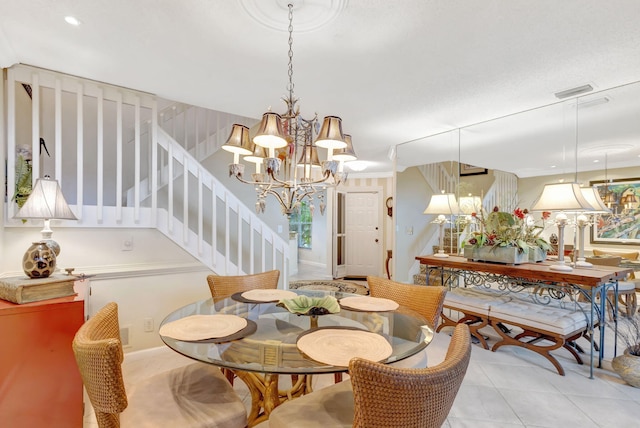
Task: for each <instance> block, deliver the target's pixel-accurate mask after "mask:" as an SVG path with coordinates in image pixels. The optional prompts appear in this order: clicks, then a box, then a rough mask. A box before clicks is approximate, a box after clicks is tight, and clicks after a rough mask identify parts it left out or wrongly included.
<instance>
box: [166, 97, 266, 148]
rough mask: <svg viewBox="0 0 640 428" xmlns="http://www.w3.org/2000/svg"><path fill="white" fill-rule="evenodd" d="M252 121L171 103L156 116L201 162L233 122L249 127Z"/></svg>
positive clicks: (217, 144) (223, 137)
mask: <svg viewBox="0 0 640 428" xmlns="http://www.w3.org/2000/svg"><path fill="white" fill-rule="evenodd" d="M256 122H257V120H256V119H252V118H249V117H244V116H237V115H232V114H228V113H223V112H219V111H215V110H210V109H206V108H202V107H196V106H192V105H187V104H182V103H175V104H172V105H170V106H168V107H165V108H163V109H162V110H160V111H159V113H158V125H159V126H160V128H162V129H164V130H165V132H167V134H168V135H170V136H171V137H172V138H173V139H174V140H175V141H176V142H178V143H179V144H180V145H181V146H182V147H184V148H185V149H186V150H187V151H188V152H189V153H190V154H191V155H192V156H193V157H194V158H195V159H197V160H198V161H202V160H204V159H206V158H207V157H209V156H211V155H212V154H213V153H215V152H216V151H217V150H218V149H219V148H220V147H221V146H222V145H223V144H224V143H225V141H226V140H227V138H228V137H229V133H230V132H231V128H232V126H233V124H234V123H240V124H243V125H247V126H250V125H252V124H254V123H256Z"/></svg>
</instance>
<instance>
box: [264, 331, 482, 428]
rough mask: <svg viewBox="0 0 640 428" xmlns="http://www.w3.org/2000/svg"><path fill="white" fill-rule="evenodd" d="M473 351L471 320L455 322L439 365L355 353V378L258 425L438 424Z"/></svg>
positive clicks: (386, 427) (415, 427)
mask: <svg viewBox="0 0 640 428" xmlns="http://www.w3.org/2000/svg"><path fill="white" fill-rule="evenodd" d="M470 356H471V336H470V333H469V326H467V325H466V324H458V325H456V327H455V329H454V331H453V335H452V336H451V342H450V343H449V348H448V350H447V354H446V357H445V359H444V360H443V361H442V362H441V363H440V364H438V365H437V366H434V367H430V368H424V369H403V368H395V367H392V366H389V365H385V364H380V363H375V362H373V361H368V360H365V359H362V358H354V359H352V360H351V362H350V363H349V374H350V376H351V378H350V379H349V380H346V381H344V382H341V383H339V384H336V385H331V386H328V387H326V388H322V389H320V390H318V391H315V392H312V393H311V394H308V395H305V396H303V397H300V398H296V399H295V400H293V401H288V402H285V403H283V404H281V405H280V406H278V407H276V408H275V409H274V410H273V412H271V415H270V417H269V421H268V423H266V422H265V423H263V424H261V425H259V426H260V428H266V427H269V428H285V427H305V428H326V427H332V428H339V427H343V428H347V427H355V428H365V427H366V428H437V427H441V426H442V424H443V423H444V422H445V421H446V419H447V415H448V414H449V411H450V410H451V406H452V405H453V402H454V400H455V398H456V395H457V393H458V390H459V389H460V385H461V384H462V380H463V379H464V375H465V373H466V371H467V367H468V365H469V358H470Z"/></svg>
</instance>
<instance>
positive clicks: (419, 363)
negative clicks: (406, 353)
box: [367, 276, 447, 368]
mask: <svg viewBox="0 0 640 428" xmlns="http://www.w3.org/2000/svg"><path fill="white" fill-rule="evenodd" d="M367 284H368V285H369V292H370V296H371V297H382V298H385V299H390V300H393V301H394V302H396V303H398V304H399V305H402V306H405V307H407V308H409V309H412V310H414V311H416V312H418V313H419V314H420V315H422V316H423V317H425V318H426V319H427V320H428V321H429V324H430V326H431V327H432V328H433V331H434V332H435V331H436V329H437V327H438V323H439V322H440V314H441V313H442V306H443V305H444V298H445V296H446V294H447V289H446V287H441V286H431V285H429V286H426V285H411V284H403V283H401V282H396V281H392V280H390V279H386V278H380V277H377V276H368V277H367ZM392 365H393V366H395V367H404V368H423V367H427V351H426V349H425V350H424V351H422V352H419V353H417V354H415V355H413V356H411V357H409V358H405V359H404V360H400V361H397V362H395V363H392Z"/></svg>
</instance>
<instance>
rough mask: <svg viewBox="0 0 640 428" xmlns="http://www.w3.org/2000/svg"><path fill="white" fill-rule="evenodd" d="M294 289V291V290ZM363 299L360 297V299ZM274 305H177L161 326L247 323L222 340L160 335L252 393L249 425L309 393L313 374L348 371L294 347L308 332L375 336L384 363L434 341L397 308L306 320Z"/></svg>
mask: <svg viewBox="0 0 640 428" xmlns="http://www.w3.org/2000/svg"><path fill="white" fill-rule="evenodd" d="M292 291H293V290H292ZM295 292H296V293H297V294H299V295H307V296H310V297H322V296H326V295H332V296H334V297H336V299H338V301H339V300H340V299H342V298H344V297H352V296H355V295H353V294H349V293H340V292H328V291H319V290H295ZM360 297H362V296H360ZM276 303H277V302H268V303H258V302H249V301H246V299H243V298H242V296H241V295H240V294H237V295H234V296H231V297H228V298H225V299H222V300H219V301H215V302H214V301H213V299H207V300H202V301H198V302H194V303H191V304H188V305H186V306H184V307H181V308H179V309H177V310H175V311H174V312H172V313H170V314H169V315H167V317H166V318H165V319H164V320H163V321H162V323H161V326H163V325H165V324H167V323H169V322H172V321H176V320H179V319H182V318H185V317H189V316H192V315H214V314H232V315H236V316H239V317H242V318H245V319H246V320H247V327H245V328H243V329H242V330H240V331H239V332H238V333H235V334H232V335H230V336H228V337H226V338H223V339H211V340H201V341H183V340H177V339H174V338H171V337H168V336H161V338H162V340H163V341H164V343H165V344H166V345H167V346H169V347H170V348H171V349H173V350H175V351H177V352H179V353H181V354H183V355H185V356H187V357H190V358H192V359H194V360H198V361H202V362H205V363H209V364H214V365H216V366H220V367H224V368H227V369H230V370H232V371H233V372H234V373H235V374H236V375H237V376H238V377H239V378H240V379H241V380H242V381H243V382H244V383H246V384H247V387H248V388H249V390H250V392H251V397H252V407H251V411H250V414H249V426H253V425H256V424H258V423H259V422H261V421H262V420H265V419H268V417H269V414H270V413H271V411H272V410H273V409H274V408H275V407H276V406H278V405H279V404H280V403H281V402H283V401H285V400H287V399H291V398H293V397H297V396H299V395H302V394H306V393H309V392H311V376H308V375H313V374H321V373H339V372H346V371H348V367H346V366H334V365H329V364H325V363H323V362H320V361H315V360H313V359H312V358H310V357H308V356H307V355H305V354H304V353H303V352H302V351H300V350H299V349H298V347H297V346H296V342H297V339H298V338H299V337H300V336H301V335H303V334H305V333H308V332H309V331H313V330H315V329H322V328H338V329H359V330H365V331H369V332H374V333H377V334H379V335H381V336H382V337H384V339H386V341H387V342H388V343H389V344H390V345H391V349H392V351H391V355H390V356H389V357H388V358H386V359H385V360H382V361H381V362H382V363H392V362H395V361H399V360H402V359H404V358H407V357H410V356H412V355H414V354H416V353H418V352H420V351H421V350H423V349H424V348H425V347H426V346H427V345H428V344H429V343H430V342H431V339H432V338H433V329H432V328H431V327H430V326H429V325H428V321H427V320H426V318H424V317H423V316H421V315H420V314H418V313H417V312H415V311H412V310H410V309H408V308H405V307H403V306H400V307H399V308H398V309H396V310H394V311H384V312H367V311H359V310H349V309H346V308H341V310H340V312H338V313H335V314H327V315H319V316H307V315H297V314H294V313H291V312H289V311H288V310H287V309H285V308H284V307H280V306H277V305H276ZM280 374H290V375H293V376H292V388H291V389H290V390H287V391H281V390H279V389H278V375H280Z"/></svg>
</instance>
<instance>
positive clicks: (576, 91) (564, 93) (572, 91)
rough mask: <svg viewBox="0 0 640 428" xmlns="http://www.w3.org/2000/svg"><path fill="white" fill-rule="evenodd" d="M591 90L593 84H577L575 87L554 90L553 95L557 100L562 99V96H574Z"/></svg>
mask: <svg viewBox="0 0 640 428" xmlns="http://www.w3.org/2000/svg"><path fill="white" fill-rule="evenodd" d="M591 91H593V86H591V85H589V84H587V85H582V86H578V87H576V88H571V89H565V90H564V91H560V92H556V93H555V94H554V95H555V96H556V98H558V99H559V100H562V99H564V98H569V97H574V96H576V95H580V94H585V93H587V92H591Z"/></svg>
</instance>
